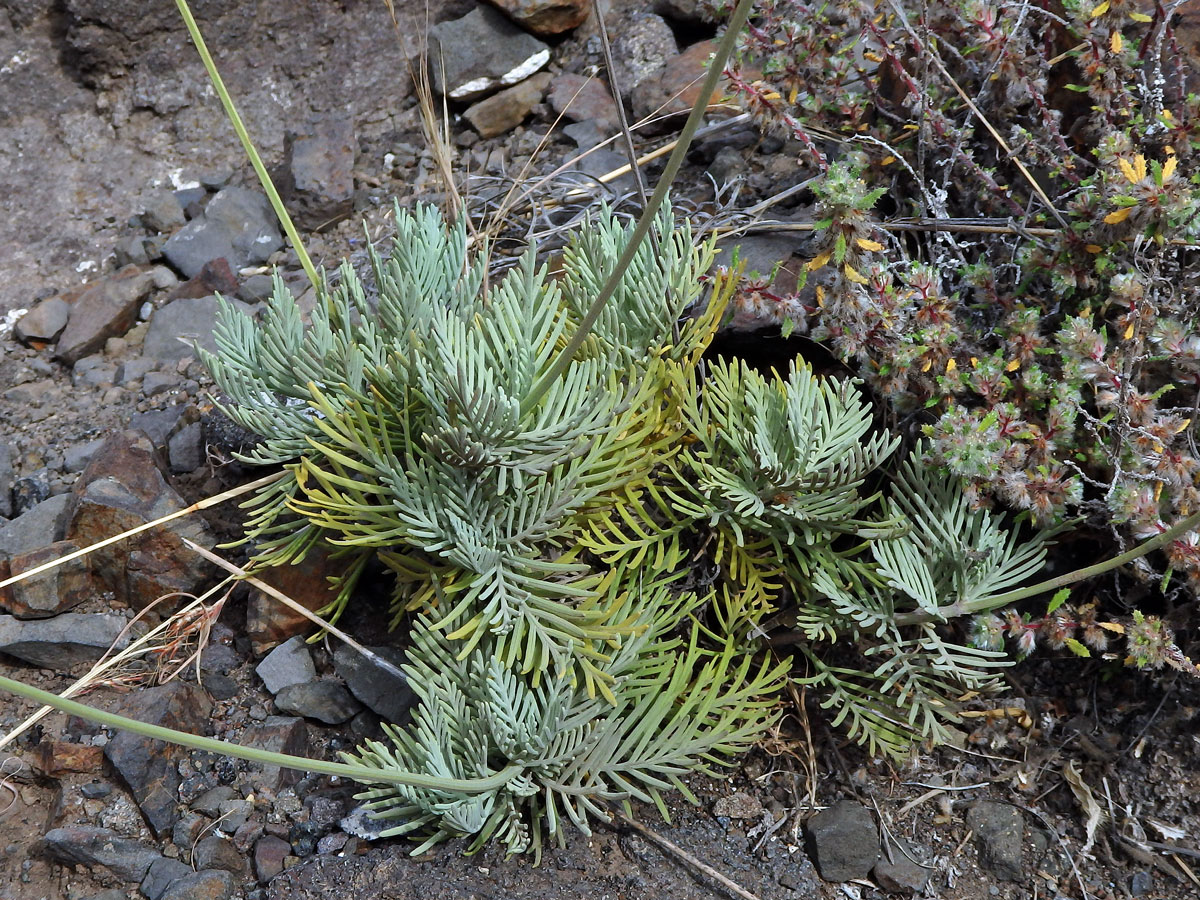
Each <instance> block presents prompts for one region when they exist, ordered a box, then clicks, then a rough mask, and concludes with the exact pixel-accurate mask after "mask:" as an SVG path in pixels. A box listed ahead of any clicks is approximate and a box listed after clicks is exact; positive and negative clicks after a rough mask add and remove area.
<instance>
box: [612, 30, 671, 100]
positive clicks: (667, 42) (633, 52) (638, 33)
mask: <svg viewBox="0 0 1200 900" xmlns="http://www.w3.org/2000/svg"><path fill="white" fill-rule="evenodd" d="M612 46H613V63H614V68H615V69H616V82H617V89H618V90H619V91H621V93H622V94H627V93H629V92H631V91H633V90H634V89H635V88H637V87H638V86H639V85H641V84H642V83H643V82H644V81H646V79H648V78H650V77H652V76H654V75H657V74H658V73H659V72H661V71H662V70H663V68H664V67H665V66H666V64H667V61H668V60H670V59H672V58H673V57H675V56H676V55H677V54H678V53H679V45H678V44H677V43H676V42H675V32H673V31H672V30H671V26H670V25H668V24H667V21H666V19H664V18H663V17H662V16H656V15H655V14H654V13H650V12H643V11H636V12H632V13H630V15H629V16H628V18H627V19H625V21H623V22H622V23H621V29H620V33H619V34H617V35H616V36H615V37H614V38H613V42H612Z"/></svg>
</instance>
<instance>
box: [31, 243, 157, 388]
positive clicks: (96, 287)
mask: <svg viewBox="0 0 1200 900" xmlns="http://www.w3.org/2000/svg"><path fill="white" fill-rule="evenodd" d="M152 290H154V278H153V276H152V275H150V273H148V272H146V271H145V270H143V269H141V268H139V267H138V266H126V267H125V268H123V269H120V270H119V271H117V272H116V273H115V274H113V275H110V276H108V277H107V278H102V279H100V280H99V281H94V282H92V283H91V284H89V285H87V286H85V287H84V288H83V289H82V290H81V291H80V292H79V294H78V295H77V296H75V298H74V301H73V302H72V303H71V316H70V319H69V321H68V322H67V327H66V328H64V329H63V331H62V334H60V335H59V337H58V345H57V347H56V348H55V352H54V355H55V357H56V358H57V359H59V360H61V361H62V362H64V363H66V364H67V365H74V364H75V362H76V361H77V360H80V359H83V357H85V356H88V355H89V354H92V353H97V352H99V351H100V350H103V349H104V342H105V341H106V340H108V339H109V338H110V337H119V336H120V335H122V334H124V333H125V332H127V331H128V330H129V329H130V328H132V327H133V324H134V323H135V322H136V321H137V314H138V309H139V307H141V305H142V301H143V300H145V299H146V298H147V297H148V296H150V292H151V291H152Z"/></svg>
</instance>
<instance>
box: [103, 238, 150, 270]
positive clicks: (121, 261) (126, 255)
mask: <svg viewBox="0 0 1200 900" xmlns="http://www.w3.org/2000/svg"><path fill="white" fill-rule="evenodd" d="M152 246H153V245H152V244H151V242H150V241H149V240H147V238H146V236H145V235H144V234H131V235H128V236H127V237H123V238H121V239H120V240H119V241H117V243H116V245H115V246H114V247H113V262H115V263H116V264H117V265H118V266H130V265H132V266H144V265H146V264H147V263H149V262H150V249H149V248H150V247H152ZM155 250H156V251H157V250H158V248H155Z"/></svg>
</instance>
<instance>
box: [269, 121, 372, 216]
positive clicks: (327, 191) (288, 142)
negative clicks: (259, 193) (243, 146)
mask: <svg viewBox="0 0 1200 900" xmlns="http://www.w3.org/2000/svg"><path fill="white" fill-rule="evenodd" d="M354 151H355V140H354V120H353V119H351V118H331V119H323V120H321V121H319V122H316V123H314V124H313V125H312V127H311V128H310V129H308V131H306V132H304V133H292V132H289V133H288V135H287V136H286V138H285V140H284V144H283V158H284V178H283V182H282V184H281V185H280V188H279V189H280V193H281V194H282V196H283V200H284V202H285V203H286V204H287V207H288V211H289V212H290V213H291V214H292V217H293V218H294V219H295V220H296V223H297V224H298V225H300V226H301V227H303V228H310V229H313V228H318V227H320V226H322V225H327V224H329V223H330V222H336V221H337V220H339V219H344V218H345V217H346V216H348V215H350V213H351V212H353V210H354Z"/></svg>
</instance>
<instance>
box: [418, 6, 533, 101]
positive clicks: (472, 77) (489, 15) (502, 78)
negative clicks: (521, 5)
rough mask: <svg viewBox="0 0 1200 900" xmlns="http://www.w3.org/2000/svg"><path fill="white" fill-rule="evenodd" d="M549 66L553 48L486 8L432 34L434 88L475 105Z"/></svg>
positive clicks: (441, 27)
mask: <svg viewBox="0 0 1200 900" xmlns="http://www.w3.org/2000/svg"><path fill="white" fill-rule="evenodd" d="M549 60H550V48H549V47H547V46H546V45H545V44H543V43H542V42H541V41H539V40H538V39H537V38H535V37H534V36H533V35H531V34H529V33H528V32H525V31H522V30H521V29H520V28H518V27H517V26H516V25H514V24H513V23H512V22H510V21H509V20H508V19H506V18H505V17H504V16H503V15H502V14H501V13H498V12H497V11H496V10H494V9H491V8H490V7H486V6H479V7H476V8H475V9H473V10H472V11H471V12H469V13H467V15H465V16H463V17H462V18H461V19H454V20H452V21H449V22H440V23H438V24H437V25H434V26H433V27H432V28H431V29H429V71H430V77H431V80H432V82H433V88H434V90H436V91H437V92H438V93H440V94H446V95H447V96H449V97H450V98H452V99H454V100H474V99H476V98H478V97H482V96H484V95H485V94H489V93H492V92H493V91H496V90H499V89H500V88H504V87H508V86H509V85H513V84H516V83H517V82H519V81H523V80H524V79H526V78H528V77H529V76H530V75H532V74H533V73H534V72H536V71H538V70H539V69H541V68H542V67H543V66H544V65H546V63H547V62H549Z"/></svg>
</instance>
